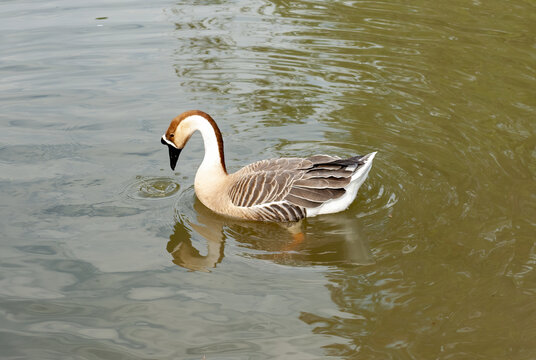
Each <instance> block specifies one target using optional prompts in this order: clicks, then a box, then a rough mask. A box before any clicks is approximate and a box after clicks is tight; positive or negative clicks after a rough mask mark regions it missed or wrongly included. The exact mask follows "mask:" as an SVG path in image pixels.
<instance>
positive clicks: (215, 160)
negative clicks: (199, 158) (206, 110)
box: [191, 114, 227, 174]
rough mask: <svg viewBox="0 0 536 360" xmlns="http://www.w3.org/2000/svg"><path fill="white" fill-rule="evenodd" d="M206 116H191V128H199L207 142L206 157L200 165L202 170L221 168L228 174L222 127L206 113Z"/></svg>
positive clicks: (204, 140) (205, 142)
mask: <svg viewBox="0 0 536 360" xmlns="http://www.w3.org/2000/svg"><path fill="white" fill-rule="evenodd" d="M204 115H205V116H193V117H192V118H191V120H192V124H191V128H192V130H193V131H195V130H199V132H200V133H201V135H202V136H203V142H204V144H205V157H204V158H203V162H202V163H201V166H200V167H199V170H201V171H212V172H213V171H218V170H221V171H222V172H223V173H224V174H227V169H226V167H225V157H224V154H223V138H222V136H221V132H220V129H219V128H218V125H216V122H215V121H214V120H213V119H212V118H211V117H209V116H208V115H206V114H204Z"/></svg>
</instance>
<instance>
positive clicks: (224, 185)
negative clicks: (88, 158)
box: [161, 110, 376, 222]
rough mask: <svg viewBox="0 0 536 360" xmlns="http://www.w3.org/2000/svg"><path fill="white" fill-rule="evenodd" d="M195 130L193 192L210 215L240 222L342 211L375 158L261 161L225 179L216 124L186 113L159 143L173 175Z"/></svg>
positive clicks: (284, 219) (295, 218)
mask: <svg viewBox="0 0 536 360" xmlns="http://www.w3.org/2000/svg"><path fill="white" fill-rule="evenodd" d="M195 131H199V132H201V135H202V137H203V142H204V146H205V156H204V158H203V161H202V162H201V165H200V166H199V169H198V170H197V174H196V176H195V182H194V189H195V193H196V195H197V197H198V198H199V200H200V201H201V202H202V203H203V204H204V205H205V206H206V207H208V208H209V209H211V210H212V211H215V212H216V213H219V214H221V215H226V216H230V217H233V218H238V219H246V220H258V221H273V222H294V221H299V220H301V219H303V218H305V217H306V216H307V217H312V216H316V215H320V214H329V213H335V212H339V211H342V210H345V209H346V208H348V206H350V204H351V203H352V202H353V201H354V199H355V197H356V196H357V191H358V190H359V187H360V186H361V184H363V182H364V181H365V179H366V178H367V176H368V173H369V171H370V168H371V167H372V160H373V159H374V156H375V155H376V152H372V153H370V154H367V155H364V156H354V157H351V158H348V159H341V158H339V157H336V156H329V155H314V156H310V157H308V158H281V159H269V160H261V161H258V162H255V163H253V164H250V165H247V166H245V167H243V168H242V169H240V170H238V171H237V172H235V173H232V174H229V173H228V172H227V169H226V167H225V158H224V154H223V138H222V135H221V132H220V129H219V128H218V125H216V122H215V121H214V119H212V117H211V116H210V115H208V114H207V113H204V112H202V111H199V110H190V111H186V112H184V113H182V114H181V115H179V116H177V117H176V118H174V119H173V120H172V121H171V124H170V125H169V128H168V129H167V131H166V133H165V134H164V135H162V138H161V143H162V144H164V145H166V146H168V148H169V159H170V166H171V169H172V170H175V165H176V164H177V160H178V158H179V154H180V152H181V150H182V149H183V148H184V146H185V145H186V143H187V142H188V140H189V139H190V137H191V136H192V134H193V133H194V132H195Z"/></svg>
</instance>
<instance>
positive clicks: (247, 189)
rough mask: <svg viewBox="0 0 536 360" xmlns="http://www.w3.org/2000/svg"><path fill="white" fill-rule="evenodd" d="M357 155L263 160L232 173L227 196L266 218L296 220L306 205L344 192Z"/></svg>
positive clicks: (315, 205) (258, 215)
mask: <svg viewBox="0 0 536 360" xmlns="http://www.w3.org/2000/svg"><path fill="white" fill-rule="evenodd" d="M359 158H360V157H354V158H350V159H345V160H342V159H340V158H338V157H333V156H328V155H315V156H312V157H309V158H305V159H300V158H282V159H271V160H262V161H259V162H256V163H253V164H251V165H248V166H246V167H244V168H243V169H241V170H239V171H238V172H236V173H235V174H233V175H234V176H235V181H234V183H233V185H232V186H231V187H230V189H229V192H228V195H229V198H230V199H231V202H232V203H233V204H234V205H235V206H240V207H247V208H249V209H250V210H251V211H253V212H255V213H256V215H257V217H259V218H260V219H262V220H268V221H274V220H275V221H298V220H300V219H303V218H304V217H305V216H306V209H307V208H315V207H317V206H320V205H322V204H323V203H325V202H327V201H329V200H333V199H337V198H339V197H341V196H342V195H344V193H345V192H346V190H345V189H344V188H345V187H346V186H347V185H348V184H349V183H350V181H351V177H352V174H353V173H354V172H355V170H356V168H357V167H358V166H359Z"/></svg>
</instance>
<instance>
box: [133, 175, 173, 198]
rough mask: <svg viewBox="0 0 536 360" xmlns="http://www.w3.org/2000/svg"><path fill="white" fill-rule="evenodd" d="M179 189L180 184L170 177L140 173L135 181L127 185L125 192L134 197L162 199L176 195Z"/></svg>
mask: <svg viewBox="0 0 536 360" xmlns="http://www.w3.org/2000/svg"><path fill="white" fill-rule="evenodd" d="M179 189H180V186H179V184H178V183H177V182H175V181H174V180H173V179H172V178H170V177H167V176H162V177H149V176H141V175H138V176H136V179H135V181H134V182H133V183H132V184H130V185H128V186H127V187H126V189H125V193H126V195H127V196H128V197H130V198H134V199H161V198H167V197H171V196H173V195H175V194H176V193H177V192H178V191H179Z"/></svg>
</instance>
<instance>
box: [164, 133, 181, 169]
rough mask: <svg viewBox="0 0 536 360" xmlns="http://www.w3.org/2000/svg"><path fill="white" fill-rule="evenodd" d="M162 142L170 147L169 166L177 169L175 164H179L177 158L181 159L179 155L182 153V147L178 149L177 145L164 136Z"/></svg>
mask: <svg viewBox="0 0 536 360" xmlns="http://www.w3.org/2000/svg"><path fill="white" fill-rule="evenodd" d="M160 142H161V143H162V144H164V145H167V147H168V149H169V166H171V170H175V166H176V165H177V160H179V155H180V154H181V150H182V149H177V148H176V147H174V146H172V145H169V144H168V143H167V142H165V141H164V139H162V138H160Z"/></svg>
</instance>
